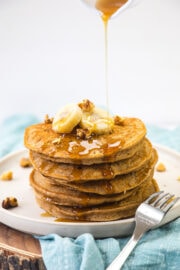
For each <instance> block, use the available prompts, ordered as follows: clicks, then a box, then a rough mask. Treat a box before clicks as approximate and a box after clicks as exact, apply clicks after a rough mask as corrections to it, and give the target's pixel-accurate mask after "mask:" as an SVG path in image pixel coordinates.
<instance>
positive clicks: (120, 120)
mask: <svg viewBox="0 0 180 270" xmlns="http://www.w3.org/2000/svg"><path fill="white" fill-rule="evenodd" d="M123 121H124V118H123V117H120V116H119V115H116V116H115V117H114V124H115V125H117V126H121V125H123Z"/></svg>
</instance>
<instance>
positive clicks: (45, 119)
mask: <svg viewBox="0 0 180 270" xmlns="http://www.w3.org/2000/svg"><path fill="white" fill-rule="evenodd" d="M52 122H53V117H52V118H49V115H48V114H46V115H45V117H44V123H45V124H51V123H52Z"/></svg>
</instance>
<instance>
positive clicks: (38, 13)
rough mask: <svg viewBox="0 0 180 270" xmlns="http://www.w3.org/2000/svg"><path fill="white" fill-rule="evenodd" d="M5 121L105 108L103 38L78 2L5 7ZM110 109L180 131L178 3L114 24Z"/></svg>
mask: <svg viewBox="0 0 180 270" xmlns="http://www.w3.org/2000/svg"><path fill="white" fill-rule="evenodd" d="M0 95H1V99H0V100H1V105H0V121H2V119H4V118H5V117H7V116H9V115H11V114H14V113H33V114H37V115H38V116H40V117H42V118H43V117H44V114H46V113H48V114H50V115H54V113H55V112H56V111H57V110H58V109H59V108H60V107H61V106H62V105H64V104H66V103H69V102H78V101H80V100H81V99H83V98H89V99H91V100H93V101H94V102H95V103H97V104H100V105H103V106H105V105H106V97H105V83H104V31H103V24H102V22H101V19H100V17H99V15H97V13H96V12H94V11H93V10H91V9H89V8H87V7H86V6H85V5H84V4H83V3H81V1H80V0H52V1H49V0H16V1H15V0H0ZM109 104H110V110H111V111H113V112H114V113H117V114H120V115H131V116H136V117H140V118H142V119H143V120H144V121H146V122H147V123H157V124H163V125H176V124H180V109H179V107H180V1H179V0H151V1H150V0H141V1H139V4H138V5H137V6H136V7H134V8H131V9H129V10H127V11H125V12H123V13H122V14H120V15H119V16H117V17H115V18H114V19H112V20H111V21H110V23H109Z"/></svg>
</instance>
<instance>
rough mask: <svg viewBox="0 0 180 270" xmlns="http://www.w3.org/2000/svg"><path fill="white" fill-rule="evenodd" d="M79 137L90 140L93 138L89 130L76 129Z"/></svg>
mask: <svg viewBox="0 0 180 270" xmlns="http://www.w3.org/2000/svg"><path fill="white" fill-rule="evenodd" d="M76 134H77V137H78V138H80V139H82V140H83V139H89V138H90V137H91V132H90V130H88V129H83V128H77V129H76Z"/></svg>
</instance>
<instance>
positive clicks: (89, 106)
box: [78, 99, 94, 112]
mask: <svg viewBox="0 0 180 270" xmlns="http://www.w3.org/2000/svg"><path fill="white" fill-rule="evenodd" d="M78 106H79V107H80V108H81V110H82V111H84V112H91V111H92V110H93V108H94V104H93V103H92V102H91V101H90V100H88V99H84V100H83V101H82V102H81V103H79V104H78Z"/></svg>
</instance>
